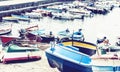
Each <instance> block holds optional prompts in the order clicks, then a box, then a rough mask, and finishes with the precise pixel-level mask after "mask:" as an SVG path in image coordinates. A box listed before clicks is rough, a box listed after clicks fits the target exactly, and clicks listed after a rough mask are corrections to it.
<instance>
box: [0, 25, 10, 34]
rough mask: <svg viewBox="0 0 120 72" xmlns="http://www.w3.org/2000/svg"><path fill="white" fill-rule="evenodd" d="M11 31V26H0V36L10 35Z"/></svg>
mask: <svg viewBox="0 0 120 72" xmlns="http://www.w3.org/2000/svg"><path fill="white" fill-rule="evenodd" d="M11 31H12V25H11V24H5V23H3V24H0V35H5V34H10V33H11Z"/></svg>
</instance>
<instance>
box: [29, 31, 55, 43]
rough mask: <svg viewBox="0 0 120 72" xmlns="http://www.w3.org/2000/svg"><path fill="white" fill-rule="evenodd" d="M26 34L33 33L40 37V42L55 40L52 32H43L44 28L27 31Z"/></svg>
mask: <svg viewBox="0 0 120 72" xmlns="http://www.w3.org/2000/svg"><path fill="white" fill-rule="evenodd" d="M28 34H32V35H35V36H37V37H41V42H47V43H50V41H54V40H55V37H54V35H53V34H52V32H50V33H49V34H47V33H45V30H35V31H31V32H29V33H28Z"/></svg>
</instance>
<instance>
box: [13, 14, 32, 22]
mask: <svg viewBox="0 0 120 72" xmlns="http://www.w3.org/2000/svg"><path fill="white" fill-rule="evenodd" d="M11 16H12V17H14V18H16V19H18V20H20V21H28V22H30V18H29V17H28V16H25V15H17V14H11Z"/></svg>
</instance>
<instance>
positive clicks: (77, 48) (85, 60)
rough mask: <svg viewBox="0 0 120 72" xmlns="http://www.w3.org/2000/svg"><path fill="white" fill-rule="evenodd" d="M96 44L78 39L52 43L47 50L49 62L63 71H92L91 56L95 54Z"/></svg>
mask: <svg viewBox="0 0 120 72" xmlns="http://www.w3.org/2000/svg"><path fill="white" fill-rule="evenodd" d="M95 51H96V45H94V44H92V43H89V42H82V41H81V42H78V41H76V40H72V41H66V42H62V43H58V44H54V42H53V43H51V47H50V48H48V49H47V50H46V56H47V59H48V63H49V65H50V66H51V67H52V68H58V70H60V71H61V72H92V67H91V64H90V63H91V58H90V56H91V55H93V54H95Z"/></svg>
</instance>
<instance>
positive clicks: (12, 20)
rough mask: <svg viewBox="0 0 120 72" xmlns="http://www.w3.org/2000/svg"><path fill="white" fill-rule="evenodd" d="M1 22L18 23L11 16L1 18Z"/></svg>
mask: <svg viewBox="0 0 120 72" xmlns="http://www.w3.org/2000/svg"><path fill="white" fill-rule="evenodd" d="M2 21H3V22H6V21H8V22H18V19H17V18H15V17H12V16H6V17H2Z"/></svg>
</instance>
